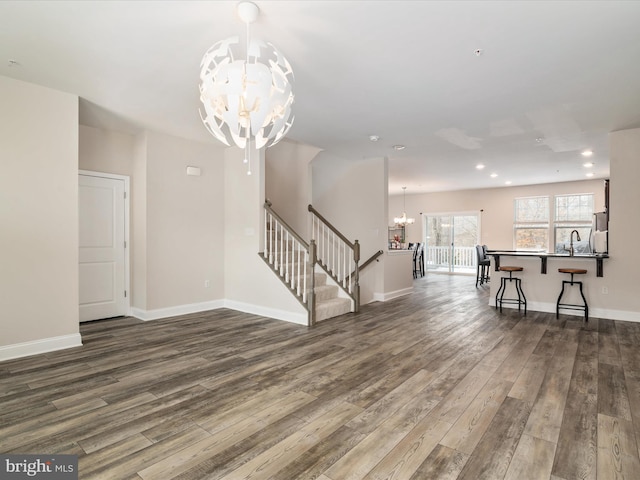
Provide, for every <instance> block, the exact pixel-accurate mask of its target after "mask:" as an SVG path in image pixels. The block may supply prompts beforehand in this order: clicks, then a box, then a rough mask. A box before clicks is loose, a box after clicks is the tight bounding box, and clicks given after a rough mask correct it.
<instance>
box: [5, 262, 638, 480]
mask: <svg viewBox="0 0 640 480" xmlns="http://www.w3.org/2000/svg"><path fill="white" fill-rule="evenodd" d="M474 282H475V279H474V278H473V277H468V276H446V275H436V274H428V275H427V276H426V277H424V278H420V279H418V280H416V281H415V284H414V286H415V291H414V293H412V294H411V295H408V296H404V297H402V298H398V299H395V300H392V301H389V302H385V303H372V304H369V305H364V306H363V307H362V309H361V312H360V313H358V314H347V315H344V316H341V317H337V318H333V319H330V320H327V321H325V322H321V323H319V324H318V325H317V326H316V327H314V328H312V329H308V328H306V327H304V326H300V325H294V324H290V323H286V322H282V321H277V320H272V319H268V318H264V317H259V316H254V315H249V314H244V313H240V312H236V311H232V310H227V309H220V310H215V311H211V312H205V313H199V314H191V315H185V316H181V317H173V318H169V319H164V320H156V321H150V322H142V321H139V320H136V319H133V318H120V319H112V320H104V321H99V322H91V323H87V324H83V325H81V328H80V330H81V333H82V338H83V342H84V345H83V346H82V347H78V348H73V349H69V350H64V351H59V352H53V353H49V354H44V355H37V356H33V357H28V358H23V359H16V360H11V361H5V362H0V453H23V454H26V453H36V454H38V453H39V454H44V453H47V454H75V455H78V457H79V477H80V478H81V479H106V480H129V479H138V480H139V479H145V480H148V479H161V480H169V479H205V478H207V479H209V478H211V479H213V478H216V479H219V478H222V479H254V480H255V479H267V478H269V479H281V480H292V479H304V480H307V479H319V480H348V479H367V480H369V479H400V480H414V479H438V480H440V479H473V480H478V479H503V478H505V479H510V480H511V479H513V480H523V479H554V480H560V479H565V480H569V479H578V478H579V479H601V480H608V479H621V478H627V479H638V478H640V461H639V457H638V445H639V442H638V440H640V436H639V435H640V324H636V323H629V322H619V321H610V320H602V319H597V318H592V319H589V322H588V323H587V324H585V323H584V322H583V320H582V319H581V318H580V317H576V316H570V315H561V317H560V320H556V319H555V315H553V314H546V313H539V312H531V311H530V312H528V314H527V316H526V317H525V316H523V315H522V314H519V313H518V312H517V310H513V309H505V311H504V312H503V313H502V314H500V313H498V312H497V311H496V310H495V309H494V308H492V307H490V306H488V288H487V287H486V285H485V286H484V287H481V288H478V289H476V288H475V286H474ZM524 288H525V291H526V285H525V286H524Z"/></svg>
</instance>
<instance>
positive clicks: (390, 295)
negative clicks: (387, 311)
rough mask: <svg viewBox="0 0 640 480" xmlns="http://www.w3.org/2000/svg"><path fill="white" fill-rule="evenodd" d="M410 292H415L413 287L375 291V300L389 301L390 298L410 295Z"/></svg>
mask: <svg viewBox="0 0 640 480" xmlns="http://www.w3.org/2000/svg"><path fill="white" fill-rule="evenodd" d="M410 293H413V287H409V288H403V289H401V290H395V291H393V292H384V293H374V294H373V300H374V301H376V302H387V301H389V300H393V299H394V298H398V297H402V296H404V295H409V294H410Z"/></svg>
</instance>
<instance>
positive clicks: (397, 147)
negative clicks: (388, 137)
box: [393, 145, 406, 151]
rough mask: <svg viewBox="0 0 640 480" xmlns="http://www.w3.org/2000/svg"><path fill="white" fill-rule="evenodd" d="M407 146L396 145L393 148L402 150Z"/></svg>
mask: <svg viewBox="0 0 640 480" xmlns="http://www.w3.org/2000/svg"><path fill="white" fill-rule="evenodd" d="M405 148H406V147H405V146H404V145H394V146H393V149H394V150H397V151H400V150H404V149H405Z"/></svg>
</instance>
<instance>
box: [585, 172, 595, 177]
mask: <svg viewBox="0 0 640 480" xmlns="http://www.w3.org/2000/svg"><path fill="white" fill-rule="evenodd" d="M585 175H586V176H587V177H593V175H594V173H593V172H589V173H586V174H585Z"/></svg>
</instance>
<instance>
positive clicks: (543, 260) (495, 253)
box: [487, 250, 609, 277]
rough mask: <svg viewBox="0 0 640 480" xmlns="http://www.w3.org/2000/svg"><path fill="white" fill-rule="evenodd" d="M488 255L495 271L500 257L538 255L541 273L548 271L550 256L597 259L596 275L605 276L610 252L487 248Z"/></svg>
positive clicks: (498, 265) (498, 267)
mask: <svg viewBox="0 0 640 480" xmlns="http://www.w3.org/2000/svg"><path fill="white" fill-rule="evenodd" d="M487 255H491V256H492V257H493V259H494V264H495V271H496V272H497V271H499V270H500V257H501V256H504V257H538V258H540V273H542V274H546V273H547V259H549V258H562V259H567V258H570V259H576V260H590V259H594V260H595V261H596V276H598V277H603V276H604V272H603V265H602V264H603V261H602V260H603V259H605V258H609V254H608V253H576V254H574V255H569V253H548V252H545V251H542V250H540V251H537V252H536V251H524V250H487Z"/></svg>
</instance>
